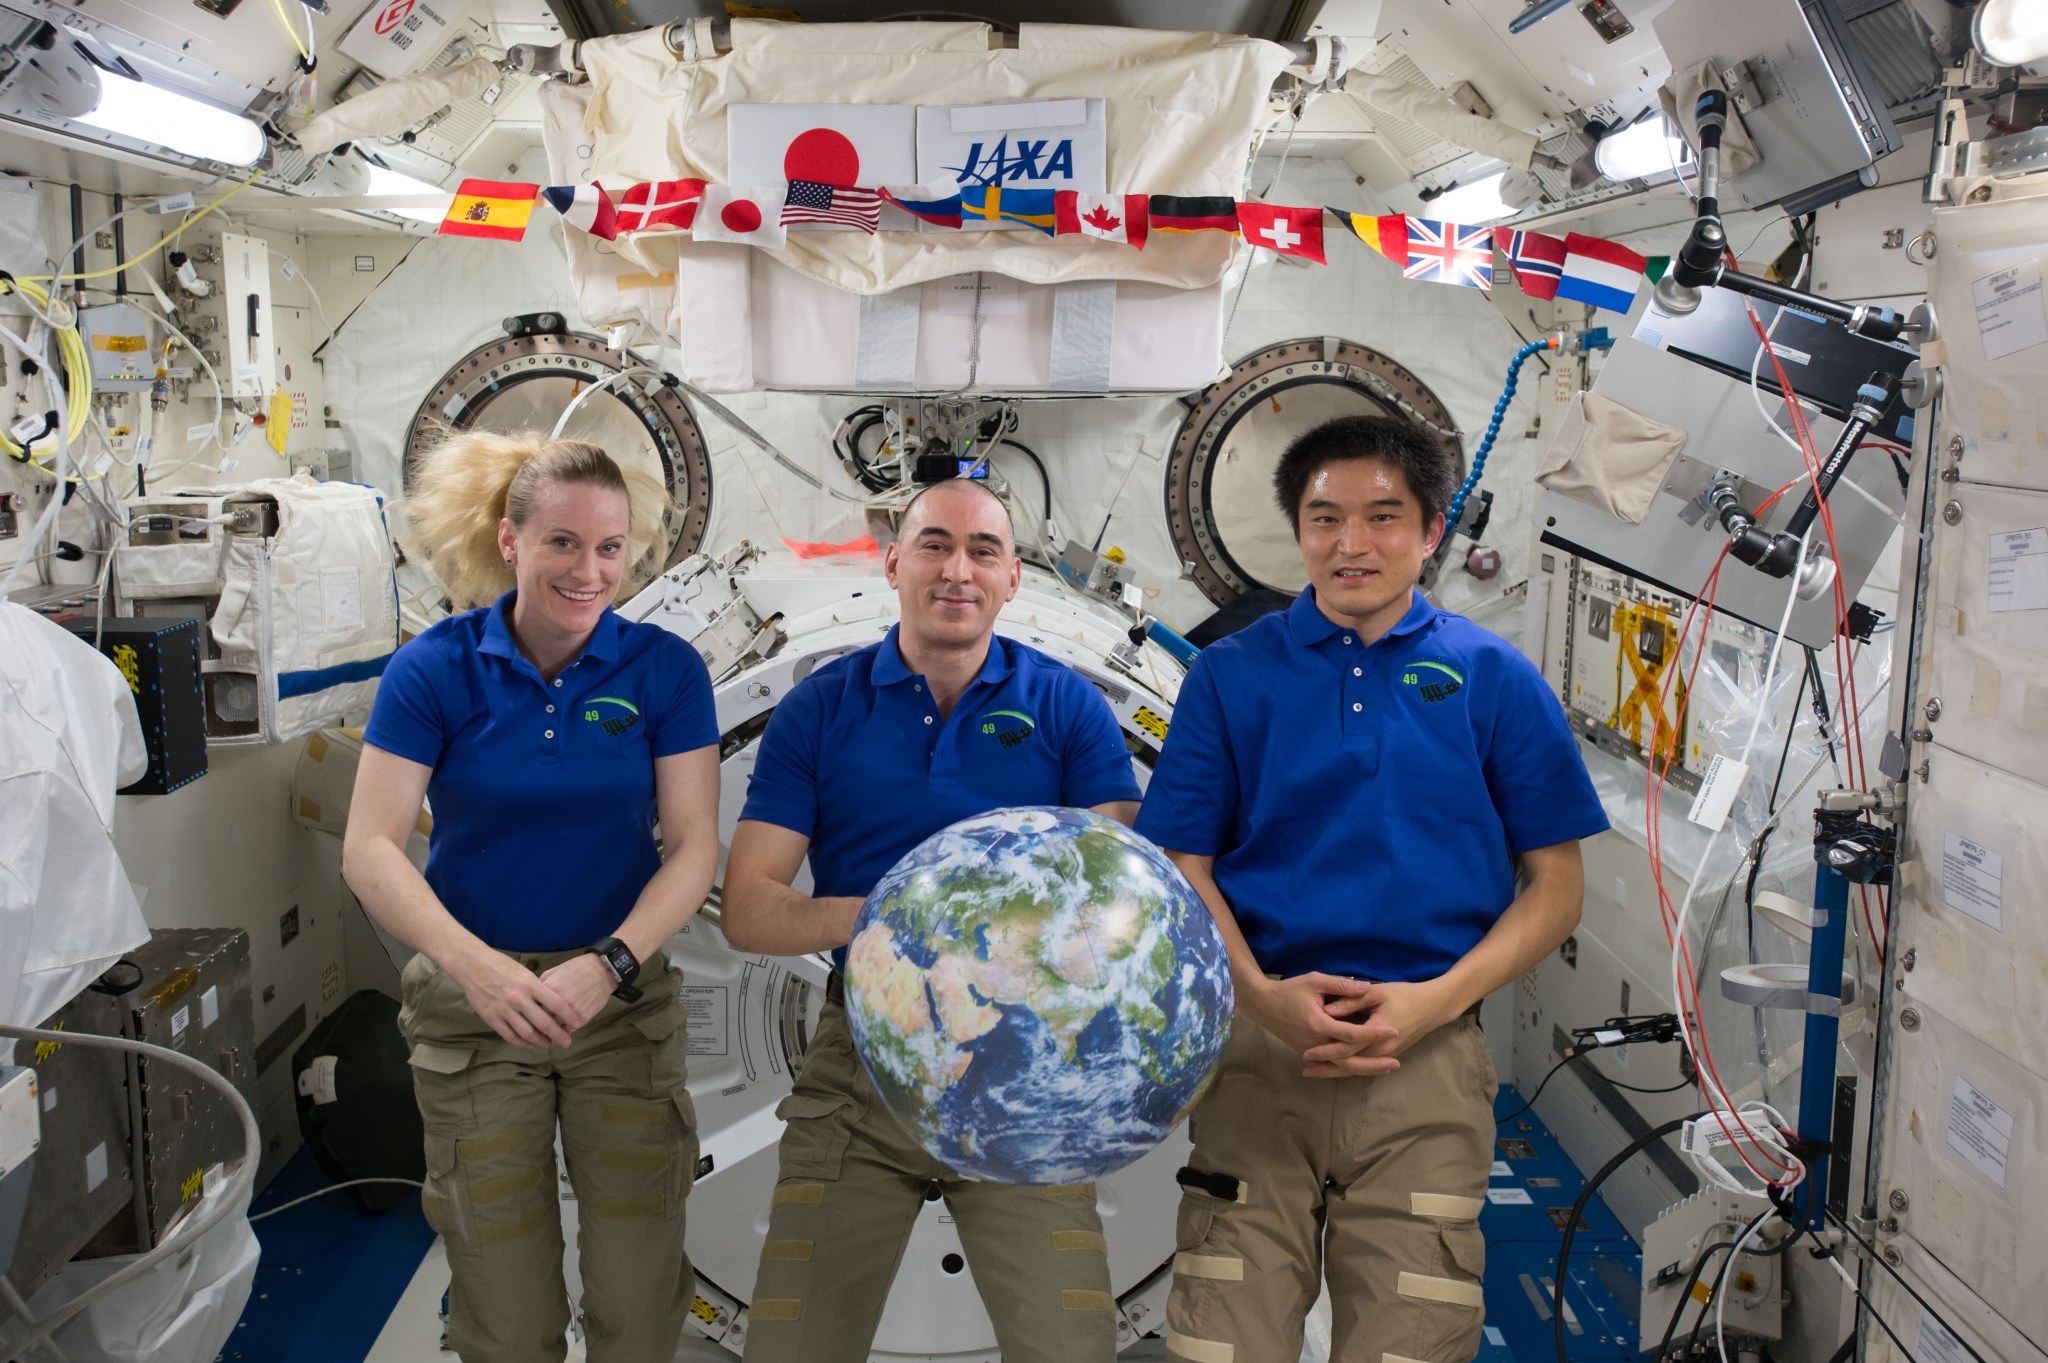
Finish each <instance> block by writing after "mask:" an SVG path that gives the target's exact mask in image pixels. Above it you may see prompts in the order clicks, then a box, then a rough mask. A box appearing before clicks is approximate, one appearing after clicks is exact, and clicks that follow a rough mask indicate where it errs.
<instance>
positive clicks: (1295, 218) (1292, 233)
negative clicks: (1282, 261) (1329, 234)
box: [1237, 203, 1328, 265]
mask: <svg viewBox="0 0 2048 1363" xmlns="http://www.w3.org/2000/svg"><path fill="white" fill-rule="evenodd" d="M1237 225H1238V228H1239V230H1241V231H1242V232H1243V233H1244V239H1245V240H1246V241H1248V242H1250V243H1251V244H1252V245H1254V246H1263V247H1265V248H1266V249H1267V250H1269V251H1278V252H1279V253H1280V254H1281V255H1284V256H1301V257H1302V258H1303V259H1306V260H1313V261H1314V262H1315V263H1316V264H1318V265H1324V264H1327V263H1328V262H1327V261H1325V260H1324V259H1323V210H1322V209H1320V208H1282V207H1281V206H1280V205H1279V204H1253V203H1240V204H1238V206H1237Z"/></svg>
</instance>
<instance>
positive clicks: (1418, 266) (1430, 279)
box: [1406, 218, 1493, 290]
mask: <svg viewBox="0 0 2048 1363" xmlns="http://www.w3.org/2000/svg"><path fill="white" fill-rule="evenodd" d="M1406 273H1407V277H1408V278H1409V279H1420V280H1422V281H1424V282H1425V283H1430V284H1456V285H1458V286H1460V287H1462V288H1467V289H1489V290H1490V289H1492V288H1493V229H1492V228H1491V227H1460V226H1459V225H1458V224H1457V223H1454V222H1431V221H1430V220H1429V219H1428V218H1410V219H1408V269H1407V272H1406Z"/></svg>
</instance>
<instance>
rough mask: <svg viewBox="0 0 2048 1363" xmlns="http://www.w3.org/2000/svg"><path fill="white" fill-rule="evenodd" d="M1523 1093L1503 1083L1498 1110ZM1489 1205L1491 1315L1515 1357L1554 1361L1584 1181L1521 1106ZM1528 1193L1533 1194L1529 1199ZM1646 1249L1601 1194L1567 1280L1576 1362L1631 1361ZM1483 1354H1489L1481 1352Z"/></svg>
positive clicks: (1500, 1147) (1570, 1342)
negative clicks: (1565, 1263)
mask: <svg viewBox="0 0 2048 1363" xmlns="http://www.w3.org/2000/svg"><path fill="white" fill-rule="evenodd" d="M1521 1105H1522V1099H1521V1097H1520V1095H1518V1094H1517V1093H1516V1092H1515V1091H1514V1090H1513V1089H1511V1088H1502V1089H1501V1091H1500V1095H1499V1096H1498V1097H1497V1098H1496V1099H1495V1100H1494V1110H1495V1111H1496V1112H1501V1113H1509V1112H1513V1111H1514V1110H1515V1109H1516V1108H1518V1107H1520V1106H1521ZM1498 1134H1499V1137H1500V1139H1499V1140H1498V1141H1496V1143H1495V1145H1494V1166H1493V1178H1492V1180H1491V1183H1490V1185H1489V1187H1488V1189H1487V1205H1486V1209H1485V1210H1484V1211H1482V1212H1481V1213H1480V1214H1479V1226H1480V1229H1481V1230H1483V1231H1485V1232H1486V1321H1487V1325H1488V1326H1489V1327H1490V1328H1489V1333H1492V1332H1494V1331H1498V1332H1499V1334H1500V1336H1501V1338H1502V1342H1503V1343H1504V1344H1505V1346H1506V1349H1507V1352H1506V1353H1504V1354H1502V1355H1501V1357H1503V1358H1512V1359H1513V1360H1515V1363H1555V1360H1556V1358H1557V1350H1556V1345H1555V1337H1554V1331H1555V1326H1554V1325H1553V1323H1552V1313H1551V1306H1550V1303H1551V1300H1552V1298H1553V1294H1554V1292H1555V1286H1554V1285H1555V1283H1556V1281H1557V1251H1558V1248H1559V1246H1560V1244H1561V1243H1562V1242H1563V1239H1564V1224H1565V1222H1566V1221H1567V1220H1568V1218H1569V1215H1570V1212H1571V1207H1572V1203H1573V1202H1575V1201H1577V1200H1578V1196H1579V1193H1580V1191H1581V1190H1582V1189H1584V1187H1585V1186H1586V1179H1585V1176H1584V1175H1583V1174H1581V1173H1580V1172H1579V1168H1578V1166H1577V1165H1575V1164H1573V1163H1572V1161H1571V1159H1570V1157H1569V1156H1567V1155H1566V1154H1565V1153H1564V1148H1563V1147H1562V1146H1560V1145H1559V1144H1558V1143H1557V1139H1556V1137H1554V1136H1552V1135H1551V1134H1550V1131H1549V1129H1548V1128H1546V1127H1545V1126H1544V1125H1543V1123H1542V1122H1541V1121H1540V1120H1538V1119H1537V1117H1536V1114H1535V1113H1534V1112H1524V1113H1523V1114H1522V1115H1521V1116H1519V1117H1516V1118H1515V1119H1514V1120H1513V1121H1511V1122H1509V1123H1507V1124H1506V1125H1505V1126H1503V1127H1501V1128H1500V1130H1499V1133H1498ZM1525 1199H1526V1200H1525ZM1641 1281H1642V1252H1641V1251H1640V1250H1639V1249H1638V1248H1637V1246H1636V1245H1635V1243H1634V1242H1633V1241H1632V1240H1630V1239H1629V1237H1628V1232H1627V1231H1625V1230H1624V1229H1623V1228H1622V1225H1621V1222H1620V1221H1619V1220H1618V1219H1617V1218H1616V1217H1615V1215H1614V1213H1613V1212H1611V1211H1609V1210H1608V1209H1607V1205H1606V1204H1605V1203H1604V1202H1602V1201H1601V1200H1600V1198H1599V1196H1598V1194H1595V1195H1594V1197H1593V1198H1592V1199H1591V1200H1590V1201H1589V1202H1587V1204H1586V1207H1585V1210H1584V1211H1583V1212H1582V1213H1581V1223H1580V1226H1579V1232H1578V1234H1577V1235H1576V1236H1574V1237H1573V1238H1572V1260H1571V1272H1570V1276H1569V1280H1568V1281H1567V1283H1566V1286H1565V1308H1566V1310H1565V1350H1566V1356H1567V1357H1568V1358H1569V1359H1571V1360H1572V1363H1592V1361H1593V1360H1600V1361H1601V1363H1606V1360H1627V1361H1628V1363H1634V1360H1636V1359H1637V1358H1638V1357H1639V1355H1638V1354H1637V1352H1636V1347H1635V1345H1636V1338H1637V1330H1636V1316H1637V1311H1638V1308H1639V1302H1640V1287H1639V1284H1640V1283H1641ZM1480 1357H1481V1358H1482V1359H1484V1358H1486V1357H1487V1355H1486V1354H1485V1353H1484V1352H1482V1353H1481V1354H1480Z"/></svg>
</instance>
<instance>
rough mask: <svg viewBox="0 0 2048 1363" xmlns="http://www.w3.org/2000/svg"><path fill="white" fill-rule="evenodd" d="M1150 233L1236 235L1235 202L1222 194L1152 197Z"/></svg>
mask: <svg viewBox="0 0 2048 1363" xmlns="http://www.w3.org/2000/svg"><path fill="white" fill-rule="evenodd" d="M1150 217H1151V220H1152V230H1153V231H1154V232H1228V233H1230V235H1231V236H1233V237H1234V236H1237V235H1239V233H1238V226H1237V200H1235V199H1233V198H1231V197H1230V196H1228V195H1225V194H1215V195H1202V196H1197V197H1193V198H1190V197H1187V196H1184V195H1179V194H1154V195H1153V196H1152V208H1151V214H1150Z"/></svg>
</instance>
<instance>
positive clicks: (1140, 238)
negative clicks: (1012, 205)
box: [1052, 189, 1152, 251]
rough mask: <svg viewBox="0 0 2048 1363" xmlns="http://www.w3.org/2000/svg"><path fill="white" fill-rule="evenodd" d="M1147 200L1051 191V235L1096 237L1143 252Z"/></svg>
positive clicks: (1148, 210) (1148, 208)
mask: <svg viewBox="0 0 2048 1363" xmlns="http://www.w3.org/2000/svg"><path fill="white" fill-rule="evenodd" d="M1151 202H1152V200H1151V196H1150V195H1147V194H1084V193H1082V192H1080V191H1078V190H1072V189H1060V190H1055V191H1054V192H1053V196H1052V216H1053V232H1054V234H1055V235H1057V236H1062V237H1065V236H1074V235H1080V236H1084V237H1096V238H1099V239H1100V240H1102V241H1120V242H1123V243H1124V244H1125V245H1127V246H1135V247H1137V248H1138V249H1139V250H1140V251H1142V250H1144V249H1145V236H1146V233H1147V230H1148V229H1149V227H1150V225H1151V221H1152V215H1151Z"/></svg>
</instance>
